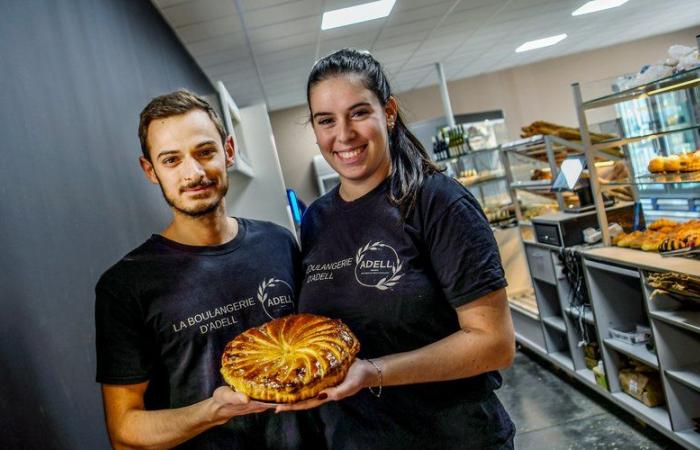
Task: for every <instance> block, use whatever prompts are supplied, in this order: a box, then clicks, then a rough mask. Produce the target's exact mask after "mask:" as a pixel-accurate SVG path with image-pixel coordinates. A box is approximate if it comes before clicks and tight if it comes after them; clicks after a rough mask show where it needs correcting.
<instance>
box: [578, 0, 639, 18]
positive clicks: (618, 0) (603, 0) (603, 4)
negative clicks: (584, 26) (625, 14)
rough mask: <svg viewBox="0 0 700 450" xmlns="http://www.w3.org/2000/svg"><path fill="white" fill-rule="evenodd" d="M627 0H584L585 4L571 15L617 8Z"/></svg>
mask: <svg viewBox="0 0 700 450" xmlns="http://www.w3.org/2000/svg"><path fill="white" fill-rule="evenodd" d="M628 1H629V0H591V1H590V2H586V4H585V5H583V6H582V7H580V8H579V9H577V10H576V11H574V12H572V13H571V15H572V16H580V15H582V14H590V13H594V12H598V11H603V10H605V9H610V8H617V7H618V6H622V5H624V4H625V3H627V2H628Z"/></svg>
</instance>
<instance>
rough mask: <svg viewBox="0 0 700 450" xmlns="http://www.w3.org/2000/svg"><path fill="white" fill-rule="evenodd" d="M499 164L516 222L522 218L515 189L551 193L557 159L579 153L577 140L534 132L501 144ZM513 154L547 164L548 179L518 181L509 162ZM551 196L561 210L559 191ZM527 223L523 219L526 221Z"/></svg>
mask: <svg viewBox="0 0 700 450" xmlns="http://www.w3.org/2000/svg"><path fill="white" fill-rule="evenodd" d="M501 149H502V151H501V164H502V165H503V168H504V171H505V175H506V179H507V180H508V193H509V195H510V199H511V202H512V203H513V205H514V207H515V214H516V218H517V219H518V221H519V222H522V221H523V220H525V217H524V214H523V212H522V208H521V207H520V202H519V201H518V195H517V191H518V190H526V191H530V192H533V193H540V194H543V193H547V194H548V193H551V188H552V180H553V179H554V178H555V177H556V175H557V173H558V169H559V163H560V162H561V160H562V159H563V158H564V157H565V156H568V155H569V154H572V153H573V154H581V153H583V148H582V147H581V145H580V144H579V143H576V142H570V141H567V140H564V139H562V138H559V137H557V136H550V135H541V134H540V135H535V136H532V137H529V138H525V139H520V140H517V141H513V142H509V143H507V144H504V145H502V146H501ZM515 154H517V155H518V156H520V157H522V158H527V159H529V160H531V161H532V162H534V163H544V164H547V166H548V168H549V170H550V171H551V175H552V179H551V180H534V181H532V180H518V179H517V177H516V176H515V175H514V171H513V165H512V163H511V157H512V155H515ZM555 198H556V201H557V205H558V207H559V210H560V211H563V210H564V198H563V197H562V195H561V193H558V192H557V193H556V194H555ZM526 223H527V222H526Z"/></svg>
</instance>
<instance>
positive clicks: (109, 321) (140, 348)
mask: <svg viewBox="0 0 700 450" xmlns="http://www.w3.org/2000/svg"><path fill="white" fill-rule="evenodd" d="M95 296H96V297H95V344H96V350H97V376H96V379H97V382H98V383H107V384H135V383H141V382H144V381H147V380H148V379H149V378H150V373H151V369H152V367H153V356H152V355H153V353H152V349H153V345H152V342H151V341H152V340H151V339H150V338H149V334H148V333H147V332H146V326H145V323H144V320H143V316H142V313H141V308H140V307H139V305H138V302H136V301H135V300H134V299H133V298H130V297H128V296H127V295H124V294H121V295H120V294H116V293H115V292H114V291H112V290H111V289H109V288H108V287H107V286H105V283H103V282H102V281H101V282H100V283H98V284H97V287H96V288H95Z"/></svg>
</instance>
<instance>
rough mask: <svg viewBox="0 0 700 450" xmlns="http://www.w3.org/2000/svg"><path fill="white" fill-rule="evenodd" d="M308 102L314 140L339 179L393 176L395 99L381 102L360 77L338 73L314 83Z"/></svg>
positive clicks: (356, 181) (370, 180) (363, 180)
mask: <svg viewBox="0 0 700 450" xmlns="http://www.w3.org/2000/svg"><path fill="white" fill-rule="evenodd" d="M309 103H310V104H309V108H310V110H311V121H312V124H313V129H314V133H315V134H316V142H317V143H318V146H319V148H320V149H321V154H323V157H324V158H325V159H326V161H328V164H330V165H331V167H333V169H334V170H335V171H336V172H338V174H339V175H340V177H341V181H346V182H347V181H351V182H353V183H354V184H364V183H367V184H368V185H374V184H378V183H379V182H381V180H383V179H384V178H386V177H387V176H388V175H389V171H390V169H391V158H390V156H389V145H388V133H387V120H388V121H389V122H392V121H393V120H394V118H395V117H396V101H395V100H394V99H393V98H391V99H390V100H389V102H387V104H386V105H382V104H381V103H380V101H379V99H378V98H377V96H376V95H374V93H373V92H372V91H370V90H368V89H367V88H365V87H364V85H363V84H362V82H361V80H360V79H359V78H358V77H356V76H336V77H332V78H328V79H326V80H323V81H321V82H319V83H317V84H315V85H314V86H313V87H312V88H311V92H310V94H309Z"/></svg>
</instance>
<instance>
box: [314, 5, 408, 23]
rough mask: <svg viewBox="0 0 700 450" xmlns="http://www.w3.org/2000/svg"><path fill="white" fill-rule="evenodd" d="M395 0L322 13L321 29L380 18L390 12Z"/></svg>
mask: <svg viewBox="0 0 700 450" xmlns="http://www.w3.org/2000/svg"><path fill="white" fill-rule="evenodd" d="M394 3H396V0H379V1H375V2H369V3H363V4H362V5H356V6H350V7H348V8H341V9H336V10H333V11H327V12H325V13H323V20H322V22H321V29H322V30H330V29H333V28H339V27H344V26H347V25H352V24H355V23H360V22H367V21H368V20H375V19H381V18H382V17H386V16H388V15H389V13H391V10H392V9H393V8H394Z"/></svg>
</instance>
